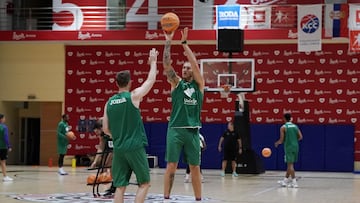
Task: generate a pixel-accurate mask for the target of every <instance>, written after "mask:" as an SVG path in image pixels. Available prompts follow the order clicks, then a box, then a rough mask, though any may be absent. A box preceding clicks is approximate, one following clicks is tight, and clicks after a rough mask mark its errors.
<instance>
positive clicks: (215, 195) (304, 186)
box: [0, 166, 360, 203]
mask: <svg viewBox="0 0 360 203" xmlns="http://www.w3.org/2000/svg"><path fill="white" fill-rule="evenodd" d="M65 170H66V171H67V172H69V175H67V176H60V175H58V174H57V168H56V167H51V168H49V167H34V166H8V175H9V176H10V177H12V178H14V181H13V182H1V183H0V184H1V185H0V188H1V190H0V202H1V203H22V202H72V203H75V202H82V203H85V202H112V199H111V198H103V197H101V198H99V197H98V198H95V197H93V195H92V194H93V193H92V186H87V185H86V178H87V176H88V175H89V174H91V173H94V171H88V170H87V169H86V168H84V167H77V168H71V167H65ZM219 172H220V171H219V170H203V174H204V183H203V198H204V200H203V201H202V202H219V203H220V202H223V203H230V202H233V203H235V202H238V203H267V202H268V203H360V174H354V173H324V172H297V175H298V176H299V177H301V179H300V180H299V181H298V184H299V188H282V187H280V186H279V185H278V183H277V181H278V180H281V179H282V178H283V174H284V172H283V171H267V172H266V173H264V174H260V175H248V174H240V175H239V177H237V178H233V177H232V176H231V175H226V176H225V177H223V178H222V177H221V176H220V175H219V174H220V173H219ZM163 173H164V169H160V168H155V169H151V178H152V182H151V185H152V186H151V188H150V190H149V194H148V198H147V200H146V202H153V203H155V202H163V199H162V191H163ZM184 174H185V171H184V169H179V170H178V171H177V174H176V177H175V184H174V187H173V192H172V197H171V201H167V202H173V203H176V202H182V203H186V202H194V201H193V191H192V186H191V183H184ZM132 178H133V177H132ZM133 181H134V182H135V180H133ZM107 187H109V185H100V187H99V189H100V192H102V193H103V191H104V190H105V189H107ZM136 188H137V186H136V185H129V187H128V188H127V191H126V192H127V195H126V199H127V200H126V201H125V202H133V194H134V192H135V191H136Z"/></svg>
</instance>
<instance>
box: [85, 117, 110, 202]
mask: <svg viewBox="0 0 360 203" xmlns="http://www.w3.org/2000/svg"><path fill="white" fill-rule="evenodd" d="M93 131H94V133H95V134H96V135H97V136H98V137H99V144H98V146H97V151H96V155H95V158H94V161H93V162H92V164H91V165H90V168H96V167H102V163H103V164H104V165H103V166H104V167H105V168H106V173H108V174H111V162H112V147H111V149H110V146H109V144H108V143H109V141H112V139H111V138H110V136H109V135H106V134H105V133H104V131H103V129H102V119H100V120H99V121H97V122H96V123H95V124H94V128H93ZM102 158H106V160H102ZM101 162H102V163H101ZM115 190H116V188H115V187H114V185H113V182H111V186H110V188H109V189H107V190H106V191H105V194H104V196H111V195H112V194H113V193H115Z"/></svg>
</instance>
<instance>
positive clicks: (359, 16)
mask: <svg viewBox="0 0 360 203" xmlns="http://www.w3.org/2000/svg"><path fill="white" fill-rule="evenodd" d="M349 29H350V30H360V5H359V4H349Z"/></svg>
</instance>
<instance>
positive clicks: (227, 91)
mask: <svg viewBox="0 0 360 203" xmlns="http://www.w3.org/2000/svg"><path fill="white" fill-rule="evenodd" d="M221 88H222V90H221V91H220V98H228V97H229V94H230V90H231V85H222V86H221Z"/></svg>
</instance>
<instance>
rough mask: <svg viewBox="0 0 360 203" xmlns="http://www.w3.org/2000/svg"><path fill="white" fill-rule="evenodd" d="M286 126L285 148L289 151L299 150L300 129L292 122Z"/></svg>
mask: <svg viewBox="0 0 360 203" xmlns="http://www.w3.org/2000/svg"><path fill="white" fill-rule="evenodd" d="M284 126H285V141H284V147H285V149H287V150H294V149H298V148H299V142H298V131H299V128H298V126H297V125H295V124H294V123H292V122H286V123H285V124H284Z"/></svg>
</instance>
